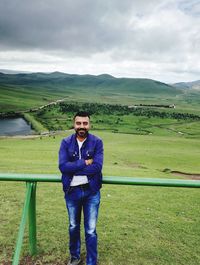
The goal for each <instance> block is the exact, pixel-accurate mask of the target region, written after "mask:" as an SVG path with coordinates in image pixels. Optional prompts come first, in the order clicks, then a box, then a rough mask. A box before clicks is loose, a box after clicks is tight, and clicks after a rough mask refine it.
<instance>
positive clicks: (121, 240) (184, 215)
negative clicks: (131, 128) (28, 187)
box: [0, 130, 200, 265]
mask: <svg viewBox="0 0 200 265" xmlns="http://www.w3.org/2000/svg"><path fill="white" fill-rule="evenodd" d="M71 133H72V131H66V133H65V134H63V133H62V134H57V135H55V136H51V137H49V136H46V137H44V136H40V137H36V138H1V139H0V161H1V162H0V172H13V173H20V172H23V173H56V174H58V175H60V173H59V171H58V169H57V160H58V149H59V145H60V142H61V139H62V138H63V137H65V136H67V135H69V134H71ZM92 133H94V134H96V135H98V136H100V137H101V138H102V139H103V141H104V151H105V163H104V168H103V173H104V176H130V177H131V176H132V177H150V178H183V177H181V176H175V175H173V174H172V173H171V171H181V172H187V173H199V172H200V163H199V150H200V141H199V139H198V138H197V137H194V138H186V137H181V136H177V135H157V136H156V135H153V134H152V135H151V134H148V135H134V134H129V133H127V134H126V133H112V132H111V131H108V132H106V131H100V130H98V131H92ZM24 196H25V184H24V183H13V182H1V183H0V202H1V207H0V222H1V226H0V264H11V263H10V261H11V259H12V255H13V251H14V248H15V242H16V238H17V233H18V227H19V223H20V218H21V211H22V206H23V202H24ZM199 200H200V192H199V189H189V188H166V187H142V186H120V185H108V184H107V185H105V184H104V185H103V188H102V190H101V208H100V214H99V221H98V226H97V230H98V236H99V265H114V264H119V265H125V264H128V265H136V264H137V265H154V264H155V265H168V264H170V265H171V264H173V265H179V264H181V265H185V264H189V265H197V264H200V245H199V242H200V219H199V215H200V205H199ZM82 228H83V227H82ZM82 230H83V229H82ZM37 238H38V255H37V256H35V257H33V258H30V257H28V253H29V252H28V231H26V234H25V238H24V244H23V250H22V254H21V264H49V265H51V264H65V263H66V261H67V258H68V244H67V242H68V217H67V213H66V208H65V203H64V198H63V192H62V187H61V184H55V183H38V185H37ZM85 254H86V251H85V244H84V234H83V233H82V258H83V259H84V258H85Z"/></svg>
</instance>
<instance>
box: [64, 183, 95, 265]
mask: <svg viewBox="0 0 200 265" xmlns="http://www.w3.org/2000/svg"><path fill="white" fill-rule="evenodd" d="M65 200H66V206H67V210H68V215H69V238H70V240H69V241H70V242H69V250H70V255H71V257H74V258H78V259H79V258H80V247H81V239H80V224H81V211H82V209H83V214H84V227H85V242H86V251H87V258H86V262H87V265H96V264H97V233H96V223H97V217H98V210H99V204H100V191H98V192H96V193H92V191H91V190H90V188H89V185H88V186H87V185H86V186H77V187H71V188H70V190H69V192H68V193H66V194H65Z"/></svg>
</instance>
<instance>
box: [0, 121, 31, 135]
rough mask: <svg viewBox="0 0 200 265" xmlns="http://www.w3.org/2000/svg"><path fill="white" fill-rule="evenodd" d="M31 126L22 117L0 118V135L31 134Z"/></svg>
mask: <svg viewBox="0 0 200 265" xmlns="http://www.w3.org/2000/svg"><path fill="white" fill-rule="evenodd" d="M33 133H34V131H33V130H32V129H31V126H30V125H29V124H28V123H27V122H26V121H25V120H24V119H23V118H5V119H0V135H1V136H14V135H28V134H33Z"/></svg>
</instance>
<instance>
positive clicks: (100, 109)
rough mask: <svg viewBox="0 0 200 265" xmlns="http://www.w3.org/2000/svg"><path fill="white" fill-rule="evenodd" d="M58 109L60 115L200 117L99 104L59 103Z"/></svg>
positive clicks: (198, 118)
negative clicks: (79, 113)
mask: <svg viewBox="0 0 200 265" xmlns="http://www.w3.org/2000/svg"><path fill="white" fill-rule="evenodd" d="M59 109H60V111H61V112H62V113H68V112H73V113H75V112H78V111H80V110H82V111H87V112H88V113H89V114H90V115H93V114H95V115H111V114H112V115H119V116H120V115H129V114H132V115H135V116H145V117H148V118H150V117H159V118H163V119H164V118H171V119H177V120H182V119H183V120H197V121H198V120H200V116H198V115H196V114H190V113H178V112H166V111H158V110H154V109H150V108H146V107H145V108H144V107H141V106H140V107H133V106H124V105H111V104H100V103H80V102H73V103H67V102H61V103H59Z"/></svg>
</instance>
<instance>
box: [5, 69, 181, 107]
mask: <svg viewBox="0 0 200 265" xmlns="http://www.w3.org/2000/svg"><path fill="white" fill-rule="evenodd" d="M0 94H1V98H0V107H1V111H2V112H7V111H15V110H24V109H29V108H32V107H37V106H41V105H45V104H47V103H48V102H51V101H55V100H58V99H63V98H65V100H69V101H71V100H76V101H84V102H104V103H120V104H133V103H137V102H140V103H146V102H147V103H150V104H151V103H154V104H155V103H158V102H159V103H160V102H162V103H166V104H168V103H175V102H174V101H175V100H178V99H182V98H184V97H185V92H184V89H182V88H179V87H174V86H172V85H168V84H165V83H162V82H159V81H156V80H151V79H142V78H116V77H113V76H111V75H108V74H102V75H97V76H94V75H76V74H65V73H61V72H53V73H18V74H4V73H0Z"/></svg>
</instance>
